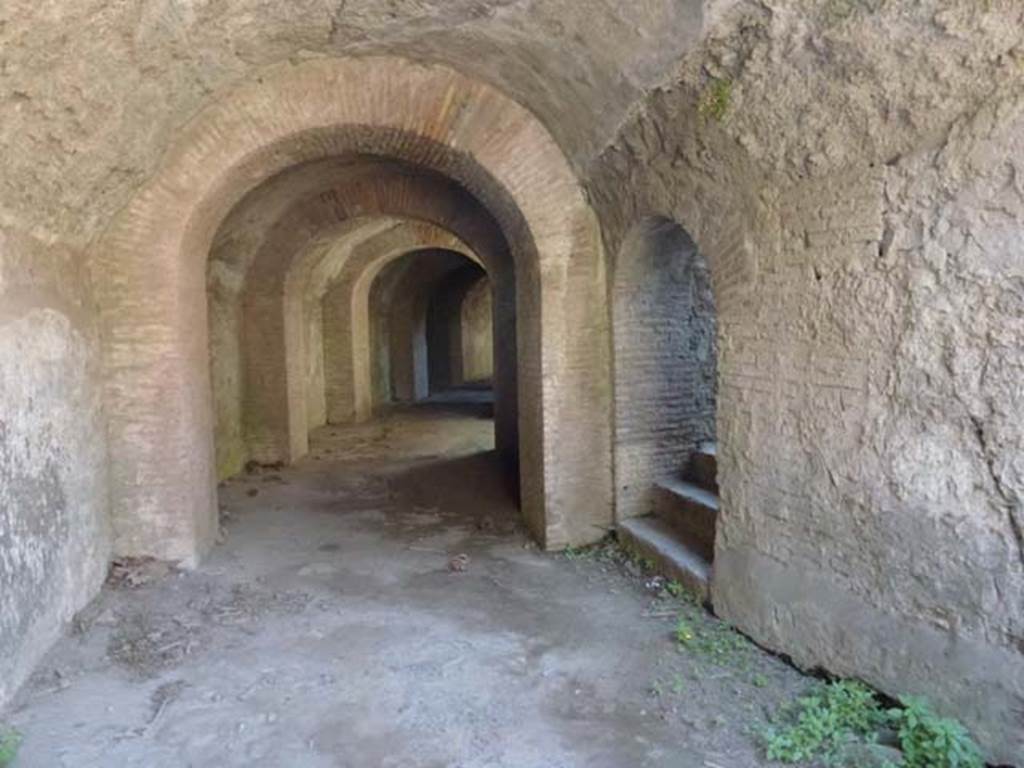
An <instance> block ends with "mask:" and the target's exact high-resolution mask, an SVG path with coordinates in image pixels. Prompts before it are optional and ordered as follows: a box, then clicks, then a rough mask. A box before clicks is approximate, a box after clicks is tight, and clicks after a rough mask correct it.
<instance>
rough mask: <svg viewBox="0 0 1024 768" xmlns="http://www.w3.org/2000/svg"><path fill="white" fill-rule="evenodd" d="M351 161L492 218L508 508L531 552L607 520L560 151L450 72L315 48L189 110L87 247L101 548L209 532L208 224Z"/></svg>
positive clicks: (577, 218)
mask: <svg viewBox="0 0 1024 768" xmlns="http://www.w3.org/2000/svg"><path fill="white" fill-rule="evenodd" d="M358 155H362V156H365V155H373V156H376V157H381V158H392V159H397V160H399V161H401V162H403V163H406V164H408V165H410V166H412V167H415V168H417V169H420V170H423V171H427V172H431V173H436V174H440V175H443V176H445V177H447V178H449V179H452V180H454V181H456V182H457V183H458V184H459V185H461V186H462V187H463V188H464V189H465V190H467V191H468V192H469V193H470V194H471V195H472V196H473V197H474V198H475V199H477V200H478V201H479V203H480V204H481V205H483V206H484V207H485V208H486V209H487V210H488V211H489V212H490V213H491V215H492V216H493V217H494V219H495V221H497V222H498V224H499V225H500V228H501V231H502V233H503V235H504V237H505V239H506V241H507V244H508V247H509V250H510V254H511V257H512V261H513V264H514V269H515V286H516V287H515V295H514V301H515V303H516V310H517V311H516V317H517V318H518V319H519V328H518V330H517V337H516V339H517V340H516V347H517V351H518V354H517V361H518V365H517V367H518V393H519V395H518V400H519V409H518V427H519V429H518V435H519V437H518V442H519V451H518V454H519V460H520V463H521V467H522V471H521V475H520V478H521V479H520V484H521V488H522V505H523V512H524V516H525V518H526V521H527V524H528V525H529V526H530V529H531V531H532V532H533V534H534V535H535V536H536V537H537V538H538V539H539V540H540V541H541V542H542V543H543V544H544V545H545V546H547V547H551V548H557V547H561V546H565V545H567V544H581V543H585V542H587V541H592V540H594V539H596V538H599V537H600V536H601V535H602V533H603V531H604V530H605V528H606V527H607V526H608V525H609V524H610V522H611V498H610V491H611V485H610V466H611V461H610V448H611V441H610V439H609V438H610V436H609V434H608V425H607V423H606V422H605V421H604V420H602V419H599V418H594V416H593V414H598V413H601V412H604V411H606V410H607V408H608V402H607V398H608V393H609V392H610V386H609V383H608V382H607V381H606V380H604V379H603V376H604V375H605V374H604V373H603V372H605V371H607V366H605V365H604V362H605V360H606V355H607V350H608V344H607V336H606V334H607V322H606V320H605V319H604V313H603V312H602V310H601V300H602V297H603V296H604V290H605V287H604V283H603V270H602V266H601V251H600V240H599V235H598V231H597V227H596V225H595V222H594V220H593V214H592V212H591V210H590V208H589V206H588V205H587V204H586V202H585V199H584V196H583V194H582V191H581V189H580V187H579V184H578V183H577V181H576V179H575V178H574V175H573V173H572V171H571V170H570V168H569V166H568V164H567V162H566V160H565V158H564V157H563V156H562V154H561V152H560V151H559V149H558V147H557V146H556V145H555V143H554V142H553V141H552V139H551V138H550V136H549V135H548V134H547V132H546V131H545V130H544V128H543V127H542V126H541V125H540V124H539V123H538V122H537V120H536V119H535V118H533V116H532V115H530V114H529V113H527V112H526V111H525V110H523V109H522V108H521V107H519V106H518V105H517V104H515V103H514V102H512V101H511V100H509V99H508V98H506V97H505V96H503V95H502V94H500V93H499V92H497V91H495V90H494V89H493V88H490V87H489V86H486V85H484V84H481V83H479V82H474V81H472V80H469V79H467V78H465V77H463V76H461V75H459V74H458V73H455V72H453V71H451V70H448V69H445V68H443V67H437V66H431V67H426V66H421V65H417V64H413V63H411V62H409V61H406V60H402V59H397V58H389V57H378V58H363V59H343V60H316V61H306V62H302V63H300V64H287V65H283V66H280V67H276V68H273V69H272V70H269V71H268V72H267V73H266V74H265V76H263V77H262V78H260V79H259V81H258V82H255V83H250V84H247V85H244V86H240V87H239V88H238V89H237V91H235V92H233V93H230V94H228V95H227V96H226V97H225V98H223V99H222V100H221V101H219V102H218V103H217V105H216V106H213V107H210V108H209V109H207V110H206V111H204V112H202V113H200V115H198V116H197V117H196V118H195V120H194V121H193V122H192V123H191V124H190V125H189V126H188V128H187V129H186V130H185V131H184V132H183V135H182V136H181V139H180V141H179V142H178V144H177V145H176V146H175V147H174V148H173V149H172V150H171V151H170V152H169V153H168V154H167V156H166V158H165V161H164V164H163V166H162V168H161V169H160V171H159V172H158V173H157V174H156V176H155V177H154V178H153V179H152V180H151V182H150V183H149V184H147V186H146V187H145V188H144V189H143V190H142V191H140V192H139V194H138V195H137V196H136V198H135V199H134V200H133V202H132V203H131V204H130V205H129V206H127V207H126V208H125V209H124V211H122V213H121V214H120V215H119V216H118V217H117V219H116V220H115V222H114V223H113V225H112V226H111V227H110V229H109V230H108V231H107V232H106V233H105V235H104V237H102V238H101V239H100V240H99V242H97V243H96V244H95V246H94V254H93V261H92V263H93V266H94V268H95V271H94V274H95V277H96V283H97V288H98V293H99V295H100V304H101V307H102V310H101V312H102V323H103V336H104V361H105V367H106V374H107V376H106V380H107V389H106V394H107V400H108V407H109V410H108V413H109V420H110V426H109V432H110V440H111V447H110V450H111V454H112V465H113V466H114V467H116V471H115V474H114V477H113V478H112V483H111V491H112V502H113V522H114V529H115V541H116V544H115V549H116V551H118V552H119V553H121V554H148V555H154V556H157V557H162V558H165V559H172V560H179V561H184V562H195V561H196V560H197V559H198V558H199V557H200V556H201V555H202V553H203V552H204V551H205V550H206V548H207V547H209V546H210V544H211V543H212V541H213V537H214V533H215V523H216V514H215V513H216V503H215V494H214V488H215V478H216V471H215V462H214V450H213V440H212V426H213V420H214V418H213V408H212V396H211V392H210V369H209V361H208V345H207V336H208V334H207V330H206V326H207V323H206V320H207V318H206V292H205V290H204V289H205V276H206V263H207V258H208V254H209V252H210V248H211V245H212V243H213V239H214V235H215V233H216V231H217V229H218V228H219V227H220V225H221V223H222V222H223V221H224V219H225V217H226V216H228V214H229V212H230V211H231V210H232V208H233V207H234V206H235V204H236V203H237V202H238V201H239V200H241V199H242V198H243V197H244V196H245V195H246V194H247V193H248V192H250V191H251V190H253V189H254V188H256V187H257V186H259V185H260V184H261V183H263V182H264V181H266V180H267V179H271V178H273V177H274V176H276V175H277V174H280V173H281V172H282V171H286V170H287V169H289V168H292V167H297V166H299V165H301V164H303V163H308V162H313V161H317V160H324V159H330V158H341V159H343V160H344V159H345V158H351V157H354V156H358ZM566 297H572V298H571V300H567V299H566ZM499 300H502V299H501V297H499ZM280 324H281V326H282V333H284V330H283V326H284V325H285V318H284V317H282V318H281V320H280ZM595 371H596V372H597V374H596V375H595ZM581 444H585V445H587V446H588V450H587V451H586V452H581V451H578V450H577V446H579V445H581Z"/></svg>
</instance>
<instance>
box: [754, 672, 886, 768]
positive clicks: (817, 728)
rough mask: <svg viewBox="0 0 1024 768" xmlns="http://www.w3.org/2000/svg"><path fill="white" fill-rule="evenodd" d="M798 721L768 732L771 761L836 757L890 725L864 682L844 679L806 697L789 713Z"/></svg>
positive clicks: (788, 761) (795, 761) (824, 686)
mask: <svg viewBox="0 0 1024 768" xmlns="http://www.w3.org/2000/svg"><path fill="white" fill-rule="evenodd" d="M789 716H790V718H792V719H793V720H794V722H793V723H792V724H791V725H789V726H787V727H784V728H779V729H769V730H768V732H767V733H766V747H767V754H768V758H769V759H770V760H780V761H782V762H784V763H797V762H800V761H802V760H810V759H812V758H814V757H818V756H825V757H826V758H831V757H834V756H835V755H836V754H837V752H838V751H839V749H840V748H841V747H842V746H843V745H844V744H847V743H849V742H850V741H852V740H854V739H856V738H857V737H866V736H868V735H869V734H873V733H874V732H875V731H876V730H877V729H878V728H879V727H881V726H882V725H884V724H885V722H886V712H885V711H884V710H883V709H882V708H881V707H880V706H879V704H878V701H877V700H876V699H875V694H874V692H873V691H872V690H871V689H870V688H868V687H867V686H866V685H864V684H863V683H859V682H856V681H854V680H844V681H839V682H834V683H828V684H826V685H823V686H820V687H819V688H817V689H816V690H815V691H814V692H813V693H810V694H808V695H806V696H802V697H801V698H799V699H798V700H797V702H796V705H795V706H794V707H793V711H792V712H790V713H789Z"/></svg>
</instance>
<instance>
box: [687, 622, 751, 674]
mask: <svg viewBox="0 0 1024 768" xmlns="http://www.w3.org/2000/svg"><path fill="white" fill-rule="evenodd" d="M675 635H676V642H678V643H679V646H680V648H685V649H687V650H690V651H693V652H695V653H696V654H698V655H700V656H703V657H704V658H706V659H708V660H710V661H711V662H713V663H715V664H718V665H720V666H726V665H741V662H743V661H745V660H746V656H747V654H748V652H749V650H750V643H749V642H748V641H747V639H746V638H745V637H743V635H741V634H740V633H739V632H737V631H736V630H735V629H733V628H732V627H730V626H729V625H728V624H725V623H723V622H720V621H715V620H713V619H704V620H701V619H700V618H698V617H695V616H693V615H692V614H691V615H689V616H687V615H686V614H684V615H683V616H681V617H680V618H679V620H678V621H677V622H676V631H675Z"/></svg>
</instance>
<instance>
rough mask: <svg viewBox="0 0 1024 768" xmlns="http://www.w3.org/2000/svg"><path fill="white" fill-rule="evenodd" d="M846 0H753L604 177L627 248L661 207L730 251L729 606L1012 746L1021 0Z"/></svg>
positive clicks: (652, 109) (1009, 756) (654, 103)
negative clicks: (717, 83) (718, 113)
mask: <svg viewBox="0 0 1024 768" xmlns="http://www.w3.org/2000/svg"><path fill="white" fill-rule="evenodd" d="M837 7H838V6H837V5H836V4H831V5H830V4H825V3H822V4H821V5H820V6H815V7H814V8H813V9H811V10H812V12H811V13H806V11H807V9H806V7H804V8H803V9H802V10H803V11H804V12H803V13H800V12H798V11H797V8H798V4H796V3H785V2H775V3H770V4H759V5H755V4H746V3H737V4H736V8H737V9H739V11H740V15H739V16H738V17H735V18H732V17H730V19H731V20H730V22H729V23H728V24H724V25H723V27H722V28H721V29H720V30H719V34H716V35H714V36H712V39H711V40H710V41H709V42H708V44H707V46H706V47H705V48H704V49H703V50H702V51H700V52H698V53H697V54H695V55H694V56H693V57H691V59H689V60H687V62H685V65H684V67H683V68H682V70H681V75H680V79H679V81H678V82H675V83H672V84H670V85H668V86H667V87H666V88H664V89H662V90H659V91H657V92H654V93H652V94H651V96H650V98H649V99H648V100H647V101H646V103H645V104H644V105H643V106H642V107H641V108H639V109H638V110H637V111H636V114H635V116H634V117H633V118H632V119H631V120H630V121H628V122H627V123H626V124H625V125H624V126H623V127H622V130H621V132H620V135H619V137H618V139H617V140H616V142H614V144H613V145H612V146H610V147H609V148H608V150H607V151H606V152H604V153H603V155H602V158H601V161H600V162H599V163H597V164H595V166H594V168H593V173H592V175H591V179H592V184H591V192H592V197H593V199H594V200H595V201H596V206H597V210H598V213H599V216H600V217H601V220H602V224H603V225H604V229H605V233H606V244H607V245H608V246H609V248H610V250H611V251H612V252H613V253H617V252H619V249H620V247H621V243H622V242H623V240H624V238H625V233H626V232H627V231H628V229H629V227H630V226H632V225H633V224H634V223H635V222H636V221H638V220H640V219H641V218H643V217H644V216H646V215H656V214H661V215H666V216H670V217H671V218H673V219H675V220H677V221H679V222H680V223H681V224H683V226H685V227H686V228H687V229H688V231H690V232H691V234H693V236H694V239H695V241H696V242H697V243H698V245H699V246H700V248H701V251H702V252H703V253H705V254H706V255H707V257H708V260H709V263H710V265H711V268H712V271H713V280H714V285H715V290H716V299H717V302H718V309H719V343H720V367H719V377H720V391H719V413H718V436H719V441H720V445H719V478H720V481H721V482H722V484H723V511H722V515H721V518H720V526H719V538H718V542H717V548H716V550H717V551H716V561H715V573H714V578H713V597H714V601H715V606H716V609H717V610H718V611H719V612H720V613H721V614H723V615H724V616H725V617H726V618H728V619H730V620H731V621H733V622H735V623H736V624H738V625H739V626H740V627H741V628H742V629H743V630H744V631H746V632H748V633H750V634H751V635H752V636H753V637H754V638H755V639H757V640H758V641H759V642H762V643H764V644H766V645H767V646H769V647H772V648H775V649H778V650H780V651H782V652H785V653H788V654H790V655H791V656H793V657H794V658H795V659H796V660H797V661H798V662H799V663H800V664H804V665H807V666H817V665H820V666H823V667H826V668H828V669H830V670H832V671H833V672H836V673H839V674H847V675H855V676H859V677H862V678H864V679H866V680H868V681H869V682H871V683H873V684H875V685H877V686H879V687H880V688H882V689H883V690H886V691H887V692H889V693H891V694H894V695H899V694H904V693H918V694H924V695H926V696H927V697H929V698H930V699H931V700H932V701H933V702H934V703H935V704H936V705H937V707H938V708H939V709H940V710H941V711H943V712H944V713H946V714H948V715H951V716H956V717H959V718H961V719H962V720H963V721H964V722H965V723H967V724H968V726H969V727H970V728H971V729H972V731H973V732H974V734H975V735H976V736H977V738H978V739H979V740H980V741H981V742H982V744H983V745H984V746H985V748H986V749H987V750H988V755H989V757H990V759H992V760H993V761H995V762H1010V763H1014V762H1019V760H1020V756H1021V755H1022V754H1024V742H1022V738H1024V727H1022V722H1024V644H1022V643H1021V632H1020V627H1021V622H1022V617H1024V597H1022V591H1021V579H1022V561H1021V557H1020V546H1019V533H1018V532H1019V515H1020V513H1019V509H1020V506H1019V505H1020V497H1021V473H1020V463H1021V456H1022V453H1021V430H1022V424H1024V420H1022V419H1021V418H1020V413H1021V381H1022V379H1021V375H1020V372H1021V365H1022V354H1024V352H1022V344H1021V338H1022V333H1021V327H1020V322H1021V287H1022V286H1021V276H1020V275H1021V268H1022V264H1024V259H1022V256H1021V243H1022V241H1024V225H1022V223H1024V212H1022V209H1021V185H1020V181H1019V179H1020V178H1021V174H1020V169H1019V164H1020V160H1019V158H1020V157H1021V156H1022V152H1021V145H1020V141H1021V136H1022V135H1024V131H1022V127H1021V118H1020V99H1021V95H1020V94H1021V92H1022V80H1024V64H1022V62H1024V48H1022V45H1021V29H1022V26H1021V22H1022V21H1024V19H1022V16H1024V9H1021V7H1020V6H1019V5H1017V4H1008V3H997V2H993V3H991V4H988V9H987V10H985V11H979V9H977V8H974V7H973V6H972V7H968V5H967V4H959V6H958V5H956V4H952V3H929V2H923V3H918V4H913V5H911V4H888V5H885V6H875V5H869V4H863V5H861V4H855V3H854V4H849V7H848V13H844V14H842V15H841V17H839V18H836V17H830V16H829V8H832V9H835V8H837ZM734 10H735V9H734ZM725 16H726V17H728V16H729V14H725ZM710 76H719V77H728V78H729V79H730V81H731V85H730V86H729V92H730V100H729V106H728V109H727V114H726V117H725V119H724V120H723V121H721V122H718V121H716V120H714V119H713V118H711V117H708V116H705V117H701V116H700V115H699V109H700V104H701V102H702V99H705V98H706V97H707V94H708V92H709V91H708V89H709V77H710ZM794 116H799V118H798V120H797V121H796V127H794Z"/></svg>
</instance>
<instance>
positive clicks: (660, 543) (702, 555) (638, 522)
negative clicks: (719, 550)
mask: <svg viewBox="0 0 1024 768" xmlns="http://www.w3.org/2000/svg"><path fill="white" fill-rule="evenodd" d="M717 475H718V462H717V460H716V458H715V446H714V444H713V443H708V444H705V445H702V446H700V447H699V448H698V449H697V450H696V451H694V452H693V453H692V454H691V455H690V460H689V462H688V463H687V465H686V467H685V469H684V470H683V472H682V473H681V477H679V478H678V479H676V478H672V479H670V480H665V481H663V482H660V483H658V485H657V486H656V487H655V490H654V509H653V514H650V515H646V516H644V517H634V518H631V519H629V520H624V521H622V522H621V523H619V525H618V534H619V541H620V542H621V543H622V545H623V546H624V547H626V549H628V550H630V551H632V552H635V553H636V554H637V555H639V556H640V557H644V558H648V559H650V560H653V561H654V563H655V564H656V566H657V568H658V570H659V571H660V572H661V573H664V574H665V575H666V576H667V577H669V578H671V579H676V580H677V581H679V582H680V583H681V584H683V585H684V586H686V587H687V588H689V589H690V590H692V591H693V592H695V593H697V594H698V595H699V596H700V597H701V599H702V600H705V601H706V600H708V599H709V597H710V595H709V587H710V584H711V561H712V560H713V559H714V555H715V521H716V519H717V518H718V480H717Z"/></svg>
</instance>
